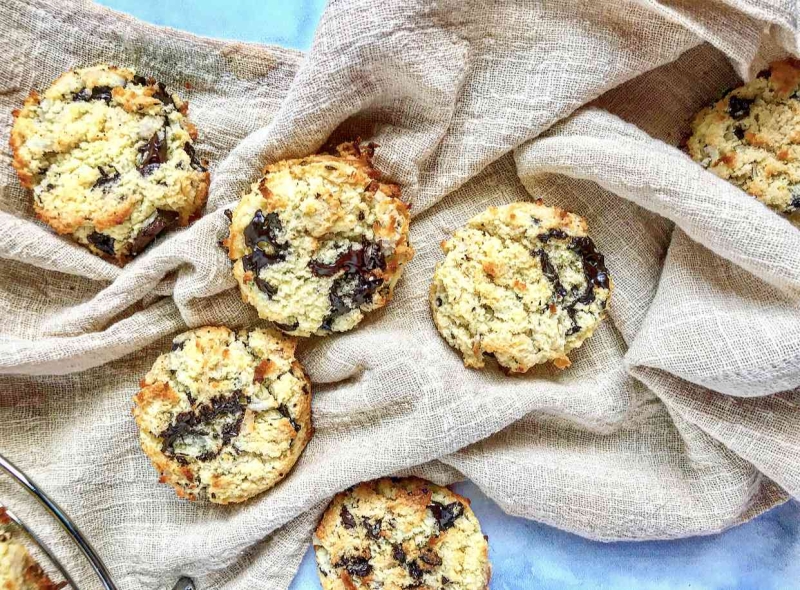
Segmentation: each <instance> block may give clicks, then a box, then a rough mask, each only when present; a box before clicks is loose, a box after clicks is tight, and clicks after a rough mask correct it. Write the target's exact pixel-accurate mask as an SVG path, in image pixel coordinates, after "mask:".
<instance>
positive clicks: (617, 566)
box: [100, 0, 800, 590]
mask: <svg viewBox="0 0 800 590" xmlns="http://www.w3.org/2000/svg"><path fill="white" fill-rule="evenodd" d="M387 1H391V0H387ZM100 3H101V4H104V5H106V6H109V7H111V8H115V9H117V10H122V11H124V12H127V13H129V14H132V15H134V16H136V17H139V18H141V19H143V20H146V21H149V22H152V23H155V24H158V25H166V26H170V27H174V28H177V29H183V30H187V31H191V32H193V33H197V34H199V35H207V36H210V37H217V38H223V39H237V40H240V41H255V42H260V43H268V44H275V45H282V46H284V47H292V48H295V49H303V50H305V49H308V47H309V46H310V44H311V40H312V39H313V36H314V29H315V28H316V25H317V22H318V21H319V17H320V14H321V13H322V10H323V8H324V6H325V0H193V1H192V0H102V1H101V2H100ZM799 460H800V459H799ZM455 489H456V491H458V492H459V493H460V494H462V495H465V496H467V497H469V498H471V499H472V507H473V509H474V510H475V513H476V514H477V516H478V518H479V519H480V521H481V525H482V527H483V530H484V532H485V533H486V534H487V535H489V546H490V550H489V553H490V557H491V560H492V564H493V567H494V575H493V578H492V589H493V590H528V589H533V588H537V589H541V590H550V589H553V590H556V589H558V590H562V589H573V588H587V589H588V588H593V589H598V590H600V589H602V590H629V589H636V590H675V589H681V590H683V589H692V590H796V589H800V503H798V502H789V503H787V504H785V505H783V506H781V507H778V508H776V509H773V510H771V511H770V512H768V513H767V514H764V515H762V516H760V517H759V518H757V519H755V520H753V521H751V522H749V523H747V524H745V525H742V526H740V527H737V528H735V529H732V530H729V531H727V532H725V533H722V534H719V535H712V536H708V537H695V538H690V539H683V540H678V541H649V542H643V543H596V542H592V541H587V540H586V539H582V538H581V537H578V536H576V535H572V534H569V533H565V532H562V531H559V530H557V529H554V528H552V527H549V526H546V525H543V524H540V523H536V522H532V521H529V520H525V519H520V518H514V517H511V516H508V515H506V514H504V513H503V512H502V511H501V510H500V509H499V508H498V507H497V505H496V504H494V503H493V502H492V501H491V500H489V499H488V498H487V497H486V496H484V495H483V494H482V493H481V492H480V490H478V489H477V488H476V487H475V486H474V485H472V484H470V483H464V484H459V485H457V486H455ZM319 588H320V585H319V582H318V581H317V577H316V571H315V567H314V557H313V555H312V553H311V552H310V551H309V553H307V554H306V556H305V558H304V559H303V564H302V566H301V568H300V571H299V573H298V574H297V578H296V579H295V581H294V583H293V584H292V587H291V590H317V589H319Z"/></svg>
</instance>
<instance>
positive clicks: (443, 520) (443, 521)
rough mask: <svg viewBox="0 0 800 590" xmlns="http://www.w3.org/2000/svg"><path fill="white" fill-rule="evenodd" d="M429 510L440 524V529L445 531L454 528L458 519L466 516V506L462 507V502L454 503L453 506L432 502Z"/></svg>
mask: <svg viewBox="0 0 800 590" xmlns="http://www.w3.org/2000/svg"><path fill="white" fill-rule="evenodd" d="M428 509H429V510H430V511H431V513H432V514H433V517H434V518H435V519H436V522H437V523H439V529H440V530H443V531H446V530H447V529H449V528H450V527H452V526H453V525H454V524H455V522H456V519H457V518H458V517H459V516H461V515H462V514H464V506H462V505H461V502H452V503H451V504H441V503H439V502H431V503H430V505H429V506H428Z"/></svg>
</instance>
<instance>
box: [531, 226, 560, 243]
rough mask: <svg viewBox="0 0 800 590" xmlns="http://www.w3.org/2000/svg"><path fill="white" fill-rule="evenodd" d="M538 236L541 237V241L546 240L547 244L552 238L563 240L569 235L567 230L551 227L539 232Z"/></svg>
mask: <svg viewBox="0 0 800 590" xmlns="http://www.w3.org/2000/svg"><path fill="white" fill-rule="evenodd" d="M536 237H537V238H539V241H540V242H544V243H545V244H546V243H547V242H549V241H550V240H552V239H556V240H563V239H564V238H566V237H567V234H566V232H564V231H563V230H560V229H551V230H550V231H547V232H545V233H543V234H539V235H538V236H536Z"/></svg>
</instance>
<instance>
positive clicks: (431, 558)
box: [419, 547, 442, 566]
mask: <svg viewBox="0 0 800 590" xmlns="http://www.w3.org/2000/svg"><path fill="white" fill-rule="evenodd" d="M419 558H420V560H421V561H423V562H424V563H427V564H428V565H431V566H437V565H442V558H441V557H439V555H437V553H436V551H434V550H433V549H431V548H430V547H423V548H422V549H420V552H419Z"/></svg>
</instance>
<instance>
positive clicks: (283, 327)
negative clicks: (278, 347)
mask: <svg viewBox="0 0 800 590" xmlns="http://www.w3.org/2000/svg"><path fill="white" fill-rule="evenodd" d="M272 323H273V324H275V327H276V328H278V329H279V330H280V331H281V332H294V331H295V330H297V328H299V327H300V322H298V321H297V320H295V321H294V322H292V323H291V324H281V323H280V322H272Z"/></svg>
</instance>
